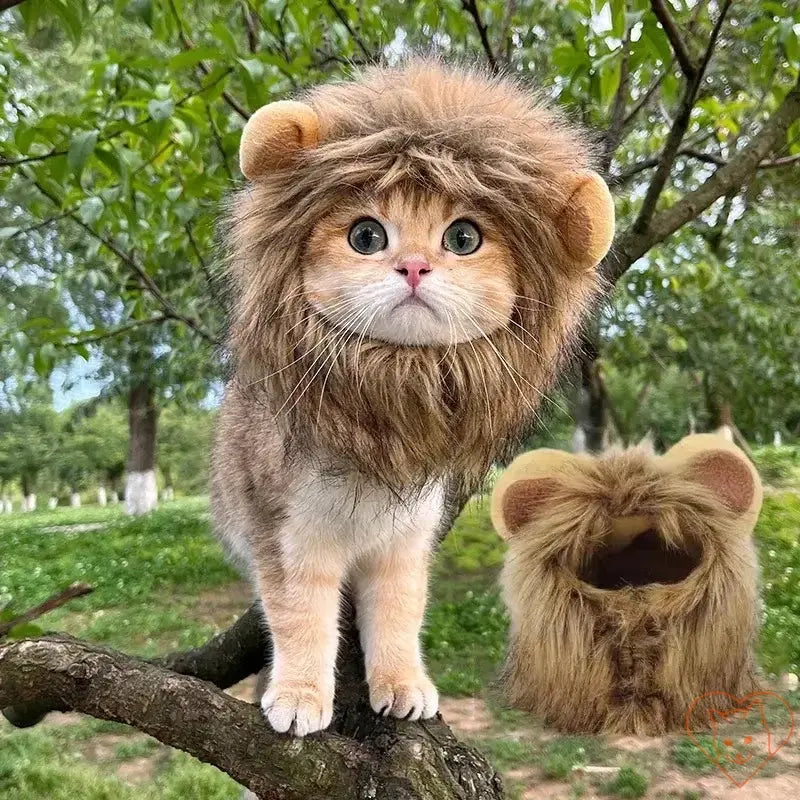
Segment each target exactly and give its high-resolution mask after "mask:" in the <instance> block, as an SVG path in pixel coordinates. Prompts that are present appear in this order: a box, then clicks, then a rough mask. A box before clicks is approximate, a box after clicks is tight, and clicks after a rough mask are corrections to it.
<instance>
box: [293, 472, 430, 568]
mask: <svg viewBox="0 0 800 800" xmlns="http://www.w3.org/2000/svg"><path fill="white" fill-rule="evenodd" d="M301 475H302V477H299V478H298V479H297V480H295V481H293V482H292V485H291V487H290V491H289V493H288V498H287V505H286V509H287V524H286V525H285V526H284V529H283V535H282V537H281V538H282V546H283V550H284V552H285V553H286V554H287V555H288V556H290V557H292V556H294V557H296V558H302V557H304V556H308V555H311V554H313V553H317V554H318V555H320V554H324V553H325V552H330V553H331V554H332V555H333V554H335V555H336V556H337V557H340V558H343V559H344V560H346V561H354V560H356V559H358V558H359V557H360V556H362V555H365V554H367V553H369V552H370V551H372V550H375V549H378V548H381V547H393V546H395V545H397V544H402V543H403V542H404V540H408V541H409V544H410V543H411V542H410V540H415V541H418V540H419V539H420V537H425V538H430V537H431V536H432V534H433V532H434V531H435V530H436V529H437V527H438V525H439V522H440V520H441V517H442V513H443V510H444V486H443V484H441V483H438V482H437V483H431V484H429V485H427V486H426V487H424V488H423V489H421V490H415V491H405V492H404V491H399V492H395V491H392V490H391V489H389V488H387V487H384V486H380V485H378V484H375V483H372V482H369V481H366V480H365V479H364V478H363V477H362V476H359V475H357V474H354V473H350V474H346V475H330V474H326V473H324V472H321V471H319V470H318V469H316V468H313V467H310V468H308V469H305V470H303V471H302V472H301Z"/></svg>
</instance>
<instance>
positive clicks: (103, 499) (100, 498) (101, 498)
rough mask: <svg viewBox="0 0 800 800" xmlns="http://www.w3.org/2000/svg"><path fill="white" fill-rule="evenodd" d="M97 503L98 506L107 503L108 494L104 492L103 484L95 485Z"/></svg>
mask: <svg viewBox="0 0 800 800" xmlns="http://www.w3.org/2000/svg"><path fill="white" fill-rule="evenodd" d="M97 505H99V506H105V505H108V495H107V494H106V487H105V486H98V487H97Z"/></svg>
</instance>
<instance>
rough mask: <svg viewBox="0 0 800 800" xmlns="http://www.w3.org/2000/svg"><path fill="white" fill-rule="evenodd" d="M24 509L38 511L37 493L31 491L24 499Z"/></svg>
mask: <svg viewBox="0 0 800 800" xmlns="http://www.w3.org/2000/svg"><path fill="white" fill-rule="evenodd" d="M22 510H23V511H36V495H35V494H33V493H31V494H29V495H28V496H27V497H26V498H25V499H24V500H23V501H22Z"/></svg>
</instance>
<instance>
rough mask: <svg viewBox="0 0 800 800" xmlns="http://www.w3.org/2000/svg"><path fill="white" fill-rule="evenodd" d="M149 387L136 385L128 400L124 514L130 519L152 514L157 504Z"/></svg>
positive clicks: (152, 406)
mask: <svg viewBox="0 0 800 800" xmlns="http://www.w3.org/2000/svg"><path fill="white" fill-rule="evenodd" d="M157 418H158V412H157V410H156V406H155V402H154V399H153V387H152V386H150V385H149V384H148V383H147V382H141V383H138V384H136V385H135V386H134V387H133V388H132V389H131V392H130V395H129V398H128V429H129V431H130V443H129V445H128V448H129V449H128V476H127V480H126V483H125V511H126V512H127V513H128V514H131V515H133V516H136V515H139V514H146V513H147V512H148V511H152V510H153V509H154V508H155V507H156V504H157V502H158V490H157V488H156V420H157Z"/></svg>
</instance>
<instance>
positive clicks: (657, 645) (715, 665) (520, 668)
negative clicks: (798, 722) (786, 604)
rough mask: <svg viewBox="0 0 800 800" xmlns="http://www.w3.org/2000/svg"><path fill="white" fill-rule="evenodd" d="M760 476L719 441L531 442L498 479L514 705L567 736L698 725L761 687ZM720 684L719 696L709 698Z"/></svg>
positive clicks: (496, 503) (497, 521) (495, 502)
mask: <svg viewBox="0 0 800 800" xmlns="http://www.w3.org/2000/svg"><path fill="white" fill-rule="evenodd" d="M761 497H762V493H761V486H760V482H759V478H758V473H757V472H756V471H755V469H754V468H753V466H752V464H751V463H750V462H749V461H748V459H747V458H746V457H745V455H744V454H743V453H742V452H741V451H740V450H739V449H738V448H736V447H735V446H734V445H732V444H730V443H729V442H727V441H726V440H725V439H723V438H721V437H719V436H715V435H710V434H697V435H693V436H689V437H687V438H685V439H683V440H682V441H681V442H679V443H678V444H677V445H675V446H674V447H673V448H672V449H671V450H669V451H668V452H667V453H666V454H665V455H664V456H661V457H656V456H653V455H652V454H651V453H649V452H648V451H647V450H646V449H645V448H634V449H631V450H627V451H618V452H610V453H609V454H607V455H604V456H602V457H599V458H595V457H591V456H588V455H570V454H567V453H562V452H560V451H555V450H537V451H534V452H530V453H526V454H525V455H522V456H520V457H519V458H517V459H516V460H515V461H514V462H513V463H512V465H511V466H510V467H509V469H508V470H507V471H506V472H505V473H504V474H503V475H502V476H501V478H500V479H499V481H498V484H497V486H496V488H495V491H494V495H493V498H492V519H493V522H494V525H495V527H496V529H497V530H498V532H499V533H500V534H501V535H502V536H503V537H505V538H506V539H508V544H509V550H508V554H507V556H506V563H505V566H504V570H503V575H502V584H503V591H504V597H505V601H506V604H507V606H508V608H509V610H510V615H511V641H510V647H509V656H508V661H507V664H506V668H505V680H506V685H507V690H508V694H509V698H510V701H511V703H512V704H513V705H514V706H516V707H518V708H521V709H525V710H528V711H533V712H535V713H537V714H539V715H540V716H542V717H543V718H544V719H545V720H546V721H547V722H549V723H550V724H553V725H555V726H556V727H558V728H560V729H563V730H566V731H575V732H577V731H587V732H598V731H603V732H609V733H633V734H638V735H654V734H660V733H664V732H666V731H669V730H674V729H678V728H681V727H683V726H684V724H685V720H686V717H687V712H689V709H690V708H692V712H693V713H692V719H691V720H690V724H691V725H692V726H697V727H705V726H707V723H708V714H707V712H708V708H706V705H707V704H706V703H704V702H699V703H695V704H694V705H693V701H695V700H696V699H697V698H699V697H701V696H703V695H706V694H707V693H713V692H716V693H724V692H727V693H728V694H730V695H733V696H734V697H742V696H744V695H747V694H748V693H749V692H752V691H753V690H754V689H755V688H756V674H755V669H754V662H753V656H752V650H753V643H754V639H755V635H756V632H757V622H758V593H757V563H756V556H755V551H754V546H753V542H752V536H751V534H752V530H753V527H754V525H755V522H756V519H757V517H758V512H759V509H760V507H761ZM719 698H724V695H722V694H717V695H711V696H710V698H709V700H708V703H712V704H713V703H714V702H715V700H716V702H719Z"/></svg>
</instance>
